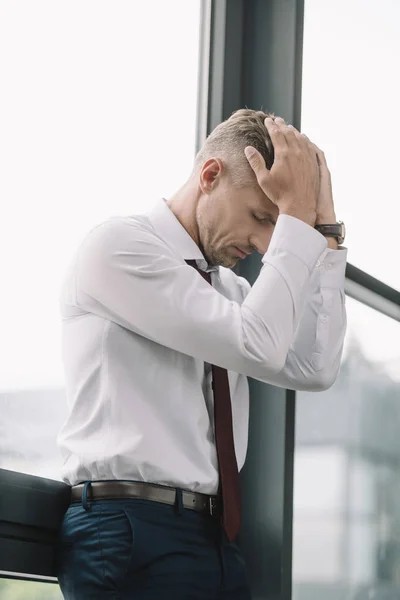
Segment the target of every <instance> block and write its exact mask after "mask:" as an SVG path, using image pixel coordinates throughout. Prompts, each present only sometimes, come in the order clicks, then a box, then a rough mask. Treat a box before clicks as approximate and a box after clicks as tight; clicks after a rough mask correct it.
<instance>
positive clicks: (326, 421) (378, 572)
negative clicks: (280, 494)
mask: <svg viewBox="0 0 400 600" xmlns="http://www.w3.org/2000/svg"><path fill="white" fill-rule="evenodd" d="M346 306H347V314H348V330H347V335H346V339H345V347H344V353H343V361H342V366H341V371H340V374H339V377H338V379H337V381H336V382H335V384H334V385H333V386H332V388H331V389H329V390H327V391H325V392H321V393H315V392H297V414H296V452H295V482H294V543H293V584H294V585H293V598H294V600H321V598H328V599H329V600H343V598H349V599H351V600H353V599H354V600H364V599H367V598H382V599H384V598H388V599H389V598H390V600H392V599H393V600H397V599H398V598H400V503H399V498H400V463H399V456H400V436H399V431H400V347H399V344H398V339H399V338H400V323H398V322H397V321H393V320H392V319H390V318H388V317H386V316H384V315H382V314H380V313H378V312H376V311H374V310H372V309H371V308H369V307H367V306H365V305H363V304H361V303H359V302H357V301H356V300H353V299H351V298H346Z"/></svg>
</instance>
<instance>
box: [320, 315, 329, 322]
mask: <svg viewBox="0 0 400 600" xmlns="http://www.w3.org/2000/svg"><path fill="white" fill-rule="evenodd" d="M327 320H328V315H321V321H322V322H323V323H326V322H327Z"/></svg>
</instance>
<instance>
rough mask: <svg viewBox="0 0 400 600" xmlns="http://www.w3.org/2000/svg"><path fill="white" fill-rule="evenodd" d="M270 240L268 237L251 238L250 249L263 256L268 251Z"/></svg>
mask: <svg viewBox="0 0 400 600" xmlns="http://www.w3.org/2000/svg"><path fill="white" fill-rule="evenodd" d="M270 241H271V239H270V238H269V237H261V236H260V237H257V238H254V237H253V238H252V240H251V246H252V248H254V249H255V250H257V252H259V253H260V254H265V253H266V251H267V250H268V246H269V243H270Z"/></svg>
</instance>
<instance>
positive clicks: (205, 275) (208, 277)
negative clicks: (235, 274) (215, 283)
mask: <svg viewBox="0 0 400 600" xmlns="http://www.w3.org/2000/svg"><path fill="white" fill-rule="evenodd" d="M186 263H187V264H188V265H189V266H190V267H193V268H194V269H196V271H197V272H198V273H200V275H201V276H202V277H203V279H205V280H206V281H207V282H208V283H210V284H211V275H210V273H206V272H205V271H202V270H201V269H199V267H198V266H197V264H196V261H195V260H187V261H186Z"/></svg>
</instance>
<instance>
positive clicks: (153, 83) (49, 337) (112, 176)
mask: <svg viewBox="0 0 400 600" xmlns="http://www.w3.org/2000/svg"><path fill="white" fill-rule="evenodd" d="M199 23H200V0H196V1H191V2H187V0H169V1H168V2H165V1H164V0H153V1H152V2H131V1H129V0H120V1H119V2H116V3H110V2H106V1H105V0H86V1H85V2H81V1H80V0H71V1H70V2H67V3H59V2H53V1H52V0H37V1H35V2H30V1H29V0H25V1H23V0H21V1H20V2H17V3H16V2H11V1H9V2H2V3H1V6H0V78H1V82H2V90H3V92H2V94H1V97H0V129H1V132H2V133H1V136H0V162H1V164H2V177H1V181H0V197H1V200H2V202H1V204H2V219H1V224H0V256H1V273H2V286H1V287H2V294H1V298H0V308H1V310H0V331H1V336H0V363H1V365H2V368H1V369H0V415H1V416H0V467H2V468H6V469H12V470H16V471H21V472H25V473H31V474H33V475H40V476H44V477H50V478H53V479H58V478H59V477H60V475H59V470H60V463H61V457H60V456H59V454H58V450H57V448H56V444H55V438H56V434H57V431H58V429H59V428H60V426H61V425H62V423H63V421H64V419H65V417H66V414H67V409H66V402H65V392H64V378H63V367H62V362H61V352H60V345H61V343H60V316H59V312H58V294H59V289H60V285H61V281H62V279H63V277H64V274H65V270H66V268H67V266H68V263H69V261H70V259H71V256H72V254H73V252H74V250H75V249H76V247H77V245H78V244H79V243H80V241H81V240H82V238H83V237H84V236H85V235H86V233H87V232H88V230H89V229H91V228H92V227H93V226H94V225H96V224H97V223H99V222H101V221H102V220H104V219H107V218H108V217H109V216H112V215H116V214H134V213H136V212H140V211H141V210H142V209H145V208H146V207H147V206H148V205H149V203H153V202H154V201H156V200H157V199H158V198H161V197H162V196H167V197H168V195H169V194H171V193H172V192H174V191H175V190H176V189H177V188H178V187H179V186H180V185H182V184H183V183H184V181H185V178H187V177H188V176H189V174H190V171H191V167H192V161H193V158H194V153H195V137H196V110H197V78H198V55H199Z"/></svg>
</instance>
